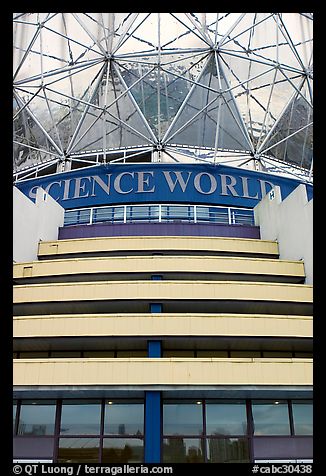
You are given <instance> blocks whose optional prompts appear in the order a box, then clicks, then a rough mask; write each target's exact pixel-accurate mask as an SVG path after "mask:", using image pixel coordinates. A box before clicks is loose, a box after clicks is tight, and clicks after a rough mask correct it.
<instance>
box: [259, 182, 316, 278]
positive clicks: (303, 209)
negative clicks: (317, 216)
mask: <svg viewBox="0 0 326 476" xmlns="http://www.w3.org/2000/svg"><path fill="white" fill-rule="evenodd" d="M254 216H255V225H258V226H259V227H260V237H261V239H262V240H275V241H277V242H278V245H279V253H280V258H281V259H295V260H303V262H304V267H305V273H306V283H307V284H312V283H313V200H310V201H308V198H307V192H306V187H305V186H304V185H303V184H301V185H299V186H298V187H297V188H296V189H295V190H294V191H293V192H292V193H290V195H288V196H287V197H286V198H285V199H284V200H282V198H281V192H280V187H278V186H275V187H274V188H273V189H272V190H271V191H270V192H269V193H268V194H267V195H265V197H264V198H263V199H262V200H261V201H260V202H259V203H258V205H256V206H255V208H254Z"/></svg>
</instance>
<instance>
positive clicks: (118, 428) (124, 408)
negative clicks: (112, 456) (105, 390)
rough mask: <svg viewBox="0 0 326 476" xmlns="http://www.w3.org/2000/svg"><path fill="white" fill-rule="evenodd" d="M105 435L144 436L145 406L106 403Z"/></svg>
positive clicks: (141, 404) (132, 403)
mask: <svg viewBox="0 0 326 476" xmlns="http://www.w3.org/2000/svg"><path fill="white" fill-rule="evenodd" d="M104 433H105V434H107V435H142V434H143V433H144V404H143V403H137V402H135V403H134V402H126V403H121V402H115V401H110V403H109V402H106V405H105V415H104Z"/></svg>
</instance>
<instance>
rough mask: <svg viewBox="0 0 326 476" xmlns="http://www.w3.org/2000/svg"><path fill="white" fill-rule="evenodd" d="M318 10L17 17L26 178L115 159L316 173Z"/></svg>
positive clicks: (20, 162)
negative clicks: (314, 107)
mask: <svg viewBox="0 0 326 476" xmlns="http://www.w3.org/2000/svg"><path fill="white" fill-rule="evenodd" d="M312 26H313V20H312V14H310V13H15V14H14V31H13V32H14V99H13V108H14V121H13V124H14V127H13V129H14V148H13V149H14V174H15V178H16V180H19V179H23V178H28V177H32V176H35V175H42V174H49V173H54V172H58V171H61V170H62V171H63V170H69V169H70V168H77V167H82V166H89V165H92V164H98V163H107V162H117V161H118V162H119V161H123V162H132V161H140V162H141V161H173V162H190V161H199V162H205V161H206V162H209V163H229V164H230V165H235V166H240V167H253V168H255V169H258V170H262V171H267V172H268V171H269V172H273V173H281V174H287V175H290V176H296V177H299V178H301V179H302V180H307V181H311V180H312V163H313V153H312V145H313V144H312V142H313V141H312V123H313V122H312V121H313V115H312V38H313V36H312V34H313V30H312Z"/></svg>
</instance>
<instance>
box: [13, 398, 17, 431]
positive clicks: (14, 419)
mask: <svg viewBox="0 0 326 476" xmlns="http://www.w3.org/2000/svg"><path fill="white" fill-rule="evenodd" d="M12 409H13V415H12V416H13V427H12V431H13V432H14V431H15V423H16V413H17V402H13V405H12Z"/></svg>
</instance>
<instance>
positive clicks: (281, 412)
mask: <svg viewBox="0 0 326 476" xmlns="http://www.w3.org/2000/svg"><path fill="white" fill-rule="evenodd" d="M252 416H253V421H254V435H290V433H291V432H290V422H289V412H288V405H287V403H286V402H284V401H283V402H281V401H277V400H275V401H261V402H252Z"/></svg>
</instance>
